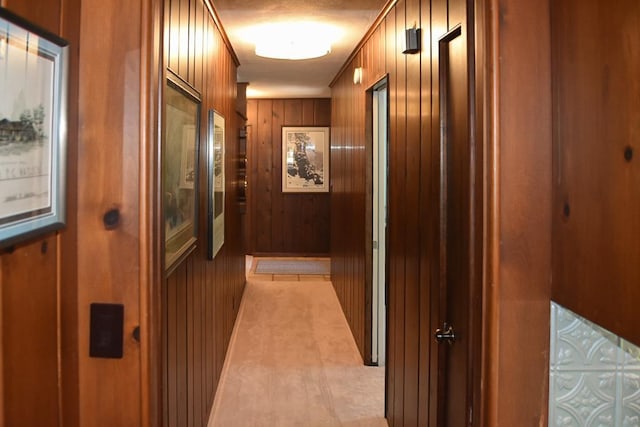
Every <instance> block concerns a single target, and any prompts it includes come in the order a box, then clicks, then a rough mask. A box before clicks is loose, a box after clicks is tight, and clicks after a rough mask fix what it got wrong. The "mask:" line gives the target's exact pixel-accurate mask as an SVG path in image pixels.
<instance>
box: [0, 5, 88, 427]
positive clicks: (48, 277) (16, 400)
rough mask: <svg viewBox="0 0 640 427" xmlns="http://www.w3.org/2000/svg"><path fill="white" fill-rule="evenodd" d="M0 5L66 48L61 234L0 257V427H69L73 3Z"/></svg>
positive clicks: (73, 375)
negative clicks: (65, 426) (65, 423)
mask: <svg viewBox="0 0 640 427" xmlns="http://www.w3.org/2000/svg"><path fill="white" fill-rule="evenodd" d="M0 4H1V5H2V7H5V8H7V9H9V10H10V11H12V12H14V13H16V14H18V15H20V16H22V17H23V18H25V19H27V20H28V21H30V22H32V23H34V24H35V25H38V26H40V27H42V28H44V29H45V30H47V31H49V32H51V33H53V34H57V35H59V36H62V37H63V38H65V39H67V40H68V41H69V42H70V45H71V49H69V81H68V91H69V92H68V94H69V100H68V121H67V125H68V135H67V145H68V148H67V149H68V166H67V174H68V175H67V179H68V183H69V184H68V186H67V198H68V202H67V209H68V213H67V229H66V230H63V231H61V232H59V233H48V234H46V235H44V236H41V237H39V238H34V239H31V240H30V241H28V242H25V243H21V244H17V245H15V246H14V247H12V248H11V249H10V250H8V251H6V252H3V253H2V254H0V283H1V288H2V289H1V291H0V329H1V330H0V339H2V344H1V345H0V351H1V352H2V356H1V357H0V371H1V373H0V425H6V426H12V425H51V426H57V425H60V424H59V423H60V422H62V421H63V417H64V421H68V422H70V423H71V424H69V425H73V422H77V410H78V402H77V386H76V384H77V357H76V356H75V354H76V352H77V339H78V335H77V332H76V330H75V325H76V324H77V299H76V298H77V280H76V274H75V265H76V262H75V261H76V260H75V256H76V251H77V249H76V245H75V241H74V238H75V236H76V233H77V224H76V216H77V215H76V212H75V208H76V202H75V198H76V194H77V189H76V185H75V183H76V182H77V180H76V177H77V168H76V165H75V163H74V162H75V160H76V159H77V152H76V150H77V123H78V117H77V111H78V104H77V102H78V101H77V99H78V98H77V97H78V51H77V46H78V40H79V35H78V33H79V28H80V24H79V13H78V11H79V9H80V7H79V1H76V0H56V1H42V0H27V1H16V0H4V1H2V2H0ZM74 47H75V48H76V49H74ZM62 322H64V323H62ZM63 328H64V332H63ZM61 367H62V370H61V369H60V368H61ZM34 408H37V410H34Z"/></svg>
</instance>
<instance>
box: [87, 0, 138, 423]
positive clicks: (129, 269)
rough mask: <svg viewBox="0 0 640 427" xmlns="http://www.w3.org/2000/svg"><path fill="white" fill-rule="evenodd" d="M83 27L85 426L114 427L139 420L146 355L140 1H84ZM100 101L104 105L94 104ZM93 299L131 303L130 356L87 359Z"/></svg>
mask: <svg viewBox="0 0 640 427" xmlns="http://www.w3.org/2000/svg"><path fill="white" fill-rule="evenodd" d="M81 20H82V23H83V25H82V27H81V28H82V35H81V36H82V44H81V45H80V57H81V61H80V122H81V123H82V126H81V129H80V139H81V140H82V144H80V146H79V150H78V158H79V166H78V175H79V176H82V177H83V179H80V180H78V210H79V216H78V228H79V230H82V233H78V241H77V246H78V263H77V265H78V313H79V316H78V322H79V327H78V330H79V336H80V340H79V348H80V362H79V379H80V381H79V383H80V396H81V398H82V403H81V405H80V418H79V423H80V424H81V425H83V426H94V425H100V424H101V423H104V422H108V421H107V420H109V421H110V422H111V423H112V424H121V425H126V424H137V423H139V422H140V420H141V407H140V404H139V396H140V393H141V383H140V372H141V366H140V363H141V355H140V347H139V344H138V343H137V342H136V341H135V340H133V338H132V337H131V332H132V331H133V329H134V328H135V327H136V326H138V325H139V324H140V312H139V310H140V300H139V295H140V289H139V285H138V283H139V279H140V277H139V274H138V270H139V266H140V258H139V256H140V254H139V242H138V239H139V223H138V220H139V218H140V210H139V200H140V193H139V191H140V189H139V186H138V181H139V176H140V173H141V171H140V169H139V164H140V163H139V161H140V152H139V147H140V131H139V129H140V115H139V113H140V110H139V106H140V102H141V100H140V93H141V90H140V60H141V59H140V54H139V52H140V43H141V39H140V30H139V28H140V23H141V4H140V3H135V4H134V3H125V2H117V3H116V2H111V3H105V2H99V1H93V0H83V2H82V15H81ZM105 39H108V40H110V41H111V43H110V44H109V45H108V48H105V47H104V40H105ZM96 46H101V47H102V48H101V49H98V48H96ZM115 87H117V88H118V89H119V90H114V88H115ZM95 99H100V100H101V101H102V102H99V103H96V102H95ZM107 117H108V118H109V119H108V120H107V119H106V118H107ZM105 141H109V142H108V143H105ZM97 165H100V166H99V167H98V166H97ZM124 171H126V173H125V172H124ZM114 208H117V209H118V210H119V212H120V215H121V218H123V219H122V220H121V224H120V225H119V226H118V228H116V229H115V230H108V229H106V228H105V227H104V225H103V224H102V221H101V218H102V216H103V215H104V214H105V212H107V211H108V210H110V209H114ZM96 278H100V279H99V280H96ZM93 302H108V303H119V304H123V305H124V306H125V310H124V314H125V319H124V356H123V359H95V358H89V357H88V355H87V354H86V350H83V349H86V348H87V347H88V339H89V305H90V304H91V303H93ZM98 378H108V379H109V380H108V381H97V380H96V379H98Z"/></svg>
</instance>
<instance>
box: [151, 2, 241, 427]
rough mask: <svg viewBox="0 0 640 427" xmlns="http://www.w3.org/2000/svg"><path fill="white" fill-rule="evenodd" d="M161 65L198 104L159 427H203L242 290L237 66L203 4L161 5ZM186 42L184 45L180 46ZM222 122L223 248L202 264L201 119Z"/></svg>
mask: <svg viewBox="0 0 640 427" xmlns="http://www.w3.org/2000/svg"><path fill="white" fill-rule="evenodd" d="M165 32H166V34H167V35H168V37H166V39H167V40H168V41H169V42H168V45H166V46H165V61H166V62H165V64H166V66H167V68H168V69H170V70H171V71H173V72H174V73H175V74H177V75H178V76H180V77H181V78H182V79H183V80H184V81H185V82H187V83H188V84H189V85H190V86H191V87H192V88H193V89H194V90H196V91H197V92H198V93H199V94H200V97H201V101H202V105H201V116H200V125H201V126H200V155H199V159H200V163H199V177H200V182H199V187H200V191H199V195H198V197H199V200H200V202H199V212H198V218H199V224H198V241H197V243H196V248H195V250H194V251H193V252H192V253H191V254H190V255H189V256H188V257H187V258H186V259H185V260H184V261H183V262H181V263H180V265H178V266H177V267H176V268H175V269H174V270H173V271H171V272H170V273H169V275H168V276H167V277H166V278H165V280H164V281H163V285H162V286H163V291H162V306H163V311H162V313H163V318H164V323H163V342H164V344H163V362H164V363H163V393H164V395H163V402H164V405H163V425H164V426H167V427H182V426H192V427H197V426H206V425H207V421H208V416H209V413H210V410H211V407H212V404H213V397H214V393H215V390H216V387H217V384H218V380H219V378H220V373H221V371H222V365H223V362H224V357H225V354H226V350H227V347H228V345H229V340H230V337H231V331H232V329H233V325H234V322H235V318H236V315H237V313H238V309H239V307H240V300H241V298H242V292H243V290H244V284H245V271H244V270H245V260H244V250H243V247H244V245H243V242H242V238H241V235H242V233H241V222H240V221H241V214H240V210H239V204H238V183H237V176H238V161H237V159H238V143H239V131H240V130H239V127H240V126H241V125H242V124H241V123H240V122H239V121H238V115H237V114H236V68H237V66H238V62H237V58H236V57H235V53H234V52H233V49H232V48H231V45H230V43H229V41H228V39H227V38H226V34H225V32H224V29H223V27H222V25H221V23H220V21H219V19H218V17H217V14H216V13H215V10H214V9H213V7H212V5H211V4H210V3H209V2H208V1H207V0H196V1H193V0H191V1H190V0H165ZM185 37H186V39H185ZM210 109H213V110H215V111H217V112H218V113H219V114H221V115H222V116H223V117H224V118H225V127H226V129H225V134H226V136H225V142H226V145H225V178H226V180H225V184H226V185H225V187H226V188H225V190H226V193H225V205H224V206H225V242H224V245H223V246H222V248H221V249H220V251H219V252H218V254H217V255H216V257H215V259H214V260H212V261H210V260H208V259H207V241H208V240H207V233H208V232H209V225H208V224H207V220H206V219H207V200H208V194H209V187H208V183H207V173H206V172H207V163H206V159H207V155H206V153H207V151H206V137H207V113H208V111H209V110H210Z"/></svg>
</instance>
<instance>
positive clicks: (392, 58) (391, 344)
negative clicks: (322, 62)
mask: <svg viewBox="0 0 640 427" xmlns="http://www.w3.org/2000/svg"><path fill="white" fill-rule="evenodd" d="M385 23H386V29H387V32H386V34H385V40H384V42H385V45H386V55H385V63H386V69H387V71H388V73H389V145H390V146H391V145H392V144H394V141H395V129H396V128H397V122H398V117H397V114H396V105H397V99H396V93H397V86H398V84H399V81H398V73H397V66H396V61H397V53H396V52H397V46H396V40H397V37H396V33H397V32H398V31H399V30H398V25H397V11H396V9H395V8H393V9H392V10H391V11H390V12H389V14H388V15H387V18H386V19H385ZM389 150H390V147H389ZM389 159H391V157H389ZM389 161H390V160H389ZM388 191H389V193H388V196H387V198H388V200H390V199H391V197H392V195H393V193H394V191H396V190H395V189H393V188H388ZM388 209H389V208H388ZM389 226H390V224H387V227H389ZM388 237H389V238H388V239H387V249H390V248H391V239H390V237H391V235H390V232H389V234H388ZM392 259H393V258H392V256H391V253H390V252H389V251H388V252H387V296H388V299H387V320H388V321H387V383H386V396H387V399H386V404H387V407H386V414H387V418H388V420H389V423H390V424H391V425H392V426H393V425H395V422H396V417H397V414H398V411H397V410H396V409H395V408H396V405H395V404H396V383H397V382H398V381H400V378H401V377H399V376H398V375H397V374H396V365H397V364H398V363H399V362H398V360H399V356H398V355H397V348H398V346H397V345H395V342H396V340H397V334H396V330H395V327H394V325H395V322H398V321H399V320H397V314H396V313H398V312H400V313H401V311H400V310H401V308H400V307H398V306H397V298H393V297H392V293H393V291H394V288H393V286H392V285H391V283H392V281H391V280H390V279H391V277H392V276H391V269H390V268H389V267H390V264H391V262H392ZM397 425H400V423H398V424H397Z"/></svg>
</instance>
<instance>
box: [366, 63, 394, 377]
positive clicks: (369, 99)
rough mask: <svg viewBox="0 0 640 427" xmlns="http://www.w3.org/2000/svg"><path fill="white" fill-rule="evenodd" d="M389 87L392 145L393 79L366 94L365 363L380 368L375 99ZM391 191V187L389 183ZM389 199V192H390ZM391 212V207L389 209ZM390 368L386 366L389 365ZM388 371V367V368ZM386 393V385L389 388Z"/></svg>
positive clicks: (386, 284)
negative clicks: (376, 321) (376, 327)
mask: <svg viewBox="0 0 640 427" xmlns="http://www.w3.org/2000/svg"><path fill="white" fill-rule="evenodd" d="M383 86H384V87H386V88H387V141H386V143H387V144H388V143H389V137H388V136H389V135H388V134H389V123H390V114H389V76H388V75H385V76H384V77H382V78H381V79H379V80H378V81H377V82H375V83H374V84H373V85H371V86H370V87H369V88H367V90H366V92H365V100H366V101H365V102H366V108H365V141H366V150H365V151H366V177H365V179H366V181H365V185H366V189H367V191H366V196H365V209H366V212H365V242H364V244H365V325H364V335H365V341H364V363H365V365H369V366H377V365H378V364H377V362H375V361H373V360H372V357H371V356H372V353H373V351H372V350H373V333H374V331H373V327H372V322H373V311H374V307H373V302H374V297H373V293H374V288H373V227H374V224H373V210H374V197H373V180H374V171H373V156H374V152H373V151H374V144H373V139H374V131H373V97H374V92H375V91H376V90H377V89H379V88H381V87H383ZM386 173H387V176H388V159H387V172H386ZM387 189H388V184H387ZM387 200H388V193H387ZM387 209H388V206H387ZM385 242H388V230H387V235H386V236H385ZM385 265H388V244H386V247H385ZM388 274H389V272H388V269H387V268H385V300H386V301H388V295H389V288H388V282H389V281H388ZM388 324H389V312H388V310H385V325H388ZM386 329H387V328H386V327H385V336H386V340H385V361H386V359H387V353H388V331H387V330H386ZM385 365H386V363H385ZM385 370H386V368H385ZM385 390H386V386H385Z"/></svg>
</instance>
